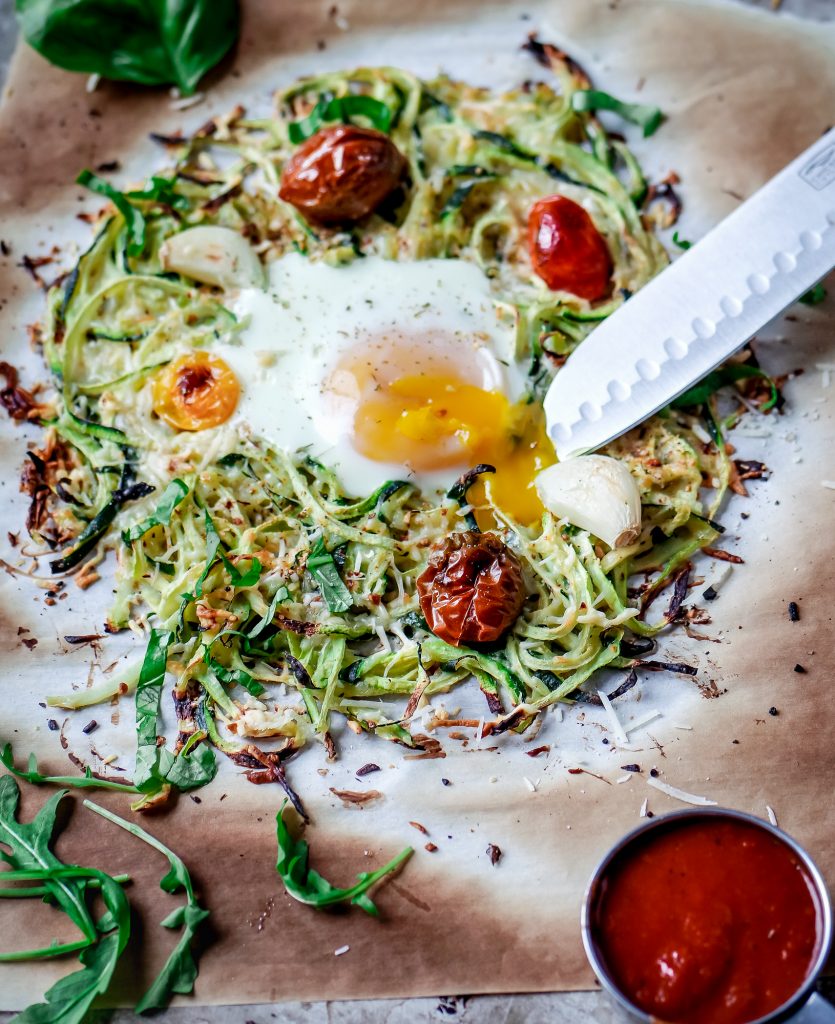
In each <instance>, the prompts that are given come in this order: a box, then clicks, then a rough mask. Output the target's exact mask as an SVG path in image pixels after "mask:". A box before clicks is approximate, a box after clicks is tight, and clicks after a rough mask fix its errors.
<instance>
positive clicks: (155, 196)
mask: <svg viewBox="0 0 835 1024" xmlns="http://www.w3.org/2000/svg"><path fill="white" fill-rule="evenodd" d="M175 184H176V181H175V179H174V178H162V177H160V176H159V175H156V174H155V175H154V176H153V177H152V178H151V184H150V185H149V186H148V187H147V188H143V189H140V190H138V191H135V192H126V193H125V195H126V196H127V197H128V199H140V200H144V201H146V202H152V203H160V204H161V205H163V206H171V207H173V208H174V209H175V210H180V211H181V212H185V211H186V210H188V209H190V207H191V204H190V203H189V201H188V198H187V197H186V196H183V195H180V193H179V192H175V191H174V186H175Z"/></svg>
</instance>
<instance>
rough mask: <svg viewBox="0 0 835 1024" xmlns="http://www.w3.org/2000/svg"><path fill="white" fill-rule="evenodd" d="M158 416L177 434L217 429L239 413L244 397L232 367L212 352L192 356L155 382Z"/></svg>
mask: <svg viewBox="0 0 835 1024" xmlns="http://www.w3.org/2000/svg"><path fill="white" fill-rule="evenodd" d="M153 387H154V412H155V413H156V414H157V416H159V417H160V418H161V419H164V420H165V422H166V423H169V424H170V425H171V426H172V427H174V428H175V429H176V430H206V429H207V428H208V427H217V426H220V424H221V423H225V422H226V420H228V419H229V417H230V416H231V415H232V413H233V412H234V411H235V408H236V407H237V404H238V399H239V398H240V396H241V387H240V384H238V378H237V377H236V376H235V374H234V373H233V372H232V369H231V367H230V366H229V365H228V364H227V363H225V362H224V361H223V360H222V359H220V358H219V357H218V356H215V355H212V354H211V353H209V352H188V353H186V354H185V355H182V356H180V357H179V358H177V359H175V360H173V361H172V362H170V363H169V364H168V365H167V366H166V367H165V368H164V369H162V370H161V371H160V372H159V373H158V374H157V376H156V378H155V379H154V385H153Z"/></svg>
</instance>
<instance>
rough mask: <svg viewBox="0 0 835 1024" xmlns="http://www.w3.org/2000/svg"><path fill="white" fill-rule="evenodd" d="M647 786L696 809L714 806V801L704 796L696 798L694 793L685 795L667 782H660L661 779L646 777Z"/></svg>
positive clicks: (683, 791) (685, 793)
mask: <svg viewBox="0 0 835 1024" xmlns="http://www.w3.org/2000/svg"><path fill="white" fill-rule="evenodd" d="M647 785H648V786H652V787H653V789H659V790H661V792H662V793H666V794H667V796H671V797H673V798H674V799H676V800H681V802H682V803H685V804H695V805H696V806H697V807H715V806H716V801H715V800H709V799H708V798H707V797H706V796H696V794H694V793H687V792H685V790H683V789H679V788H678V786H671V785H670V784H669V783H667V782H662V781H661V779H654V778H653V777H652V776H651V775H650V776H647Z"/></svg>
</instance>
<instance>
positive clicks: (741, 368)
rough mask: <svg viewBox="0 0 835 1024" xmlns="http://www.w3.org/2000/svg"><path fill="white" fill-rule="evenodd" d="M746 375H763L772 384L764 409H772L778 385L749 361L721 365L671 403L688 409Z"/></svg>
mask: <svg viewBox="0 0 835 1024" xmlns="http://www.w3.org/2000/svg"><path fill="white" fill-rule="evenodd" d="M744 377H762V378H763V380H767V381H768V383H769V384H770V385H771V398H770V399H769V400H768V402H766V404H765V405H764V406H763V409H771V408H773V406H774V404H775V403H776V401H777V397H778V395H777V385H776V384H775V383H774V381H773V380H772V379H771V378H770V377H769V376H768V374H767V373H764V372H763V371H762V370H761V369H760V368H759V367H758V366H749V365H748V364H747V363H731V364H730V365H728V366H720V367H719V369H718V370H714V371H713V372H712V373H709V374H708V375H707V376H706V377H705V378H703V380H701V381H699V383H698V384H696V385H694V386H693V387H692V388H689V389H688V390H687V391H685V392H684V394H682V395H679V396H678V398H676V399H675V400H674V401H673V402H672V403H671V404H672V406H673V408H674V409H686V408H687V407H688V406H691V405H702V404H703V403H704V402H706V401H707V400H708V398H710V396H711V395H712V394H714V393H715V392H716V391H718V390H719V388H722V387H725V385H726V384H733V382H734V381H736V380H742V378H744Z"/></svg>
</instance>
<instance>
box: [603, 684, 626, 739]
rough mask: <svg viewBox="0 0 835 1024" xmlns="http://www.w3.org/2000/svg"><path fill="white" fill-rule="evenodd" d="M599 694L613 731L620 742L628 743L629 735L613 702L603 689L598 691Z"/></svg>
mask: <svg viewBox="0 0 835 1024" xmlns="http://www.w3.org/2000/svg"><path fill="white" fill-rule="evenodd" d="M597 696H598V697H599V698H600V703H601V704H602V705H603V707H604V709H605V711H606V717H607V718H608V719H609V725H610V726H611V728H612V733H613V734H614V737H615V739H616V740H617V741H618V743H628V742H629V737H628V736H627V735H626V731H625V730H624V728H623V726H622V725H621V721H620V719H619V718H618V716H617V712H616V711H615V709H614V707H613V705H612V702H611V701H610V700H609V698H608V697H607V696H606V694H605V693H604V692H603V691H602V690H598V691H597Z"/></svg>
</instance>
